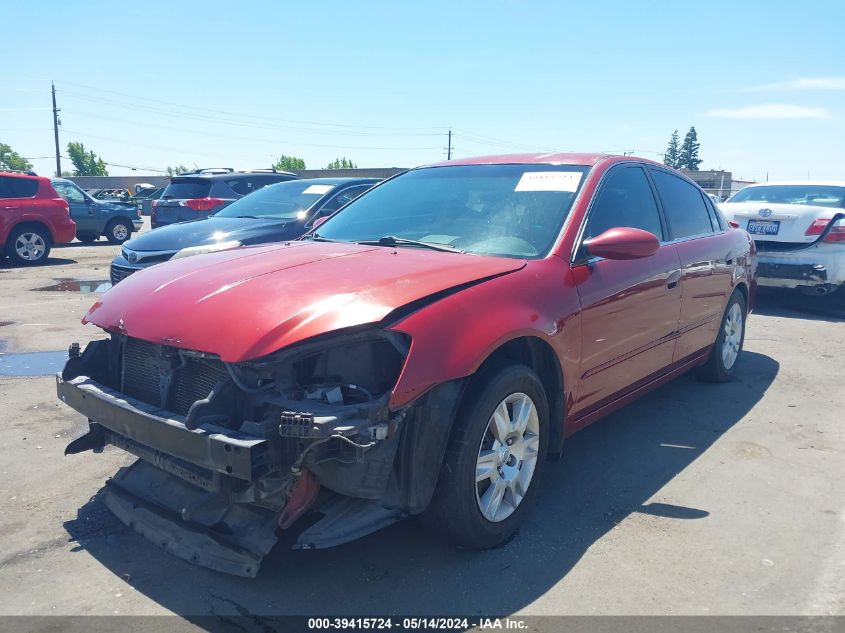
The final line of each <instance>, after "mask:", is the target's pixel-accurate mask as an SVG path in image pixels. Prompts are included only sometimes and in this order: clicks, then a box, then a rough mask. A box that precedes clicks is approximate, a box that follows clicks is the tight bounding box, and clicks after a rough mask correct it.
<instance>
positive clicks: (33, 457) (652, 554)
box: [0, 240, 845, 616]
mask: <svg viewBox="0 0 845 633" xmlns="http://www.w3.org/2000/svg"><path fill="white" fill-rule="evenodd" d="M117 248H118V247H116V246H112V245H109V244H108V243H107V242H105V240H100V241H99V242H97V243H96V244H95V245H90V246H88V245H82V244H80V243H78V242H75V243H73V244H71V245H67V246H63V247H58V248H55V249H54V250H53V254H52V256H51V260H50V262H49V265H46V266H42V267H38V268H33V269H26V270H23V269H16V268H12V267H11V265H10V264H9V263H8V261H4V262H0V346H5V350H3V348H2V347H0V351H7V352H31V351H49V350H63V349H66V348H67V346H68V344H69V343H70V342H72V341H79V342H81V343H84V342H85V341H87V340H91V339H94V338H97V337H98V336H99V331H98V330H97V329H96V328H93V327H90V326H88V327H86V326H83V325H81V324H80V319H81V317H82V315H83V314H84V313H85V311H86V310H87V308H88V307H89V305H90V304H91V303H93V301H94V300H95V297H96V296H98V295H97V294H90V293H79V292H60V291H35V290H34V289H35V288H42V287H46V286H50V285H53V284H56V283H57V282H58V281H61V280H62V279H71V280H78V279H83V280H105V279H107V278H108V262H109V260H110V259H111V257H112V256H113V255H114V253H115V252H116V251H117ZM831 299H832V298H831ZM782 300H783V297H781V295H779V294H773V295H767V296H765V297H763V299H762V303H761V305H760V306H759V309H758V312H757V313H756V314H754V315H753V316H752V317H751V320H750V322H749V326H748V331H747V339H746V352H745V355H744V356H743V358H742V361H741V363H742V364H741V367H740V368H739V370H738V371H739V374H738V377H737V379H736V380H734V381H733V382H731V383H728V384H725V385H711V384H705V383H700V382H697V381H695V380H693V379H691V378H688V377H683V378H680V379H678V380H676V381H674V382H672V383H670V384H668V385H666V386H664V387H662V388H660V389H659V390H657V391H656V392H654V393H652V394H650V395H648V396H647V397H645V398H643V399H641V400H640V401H639V402H637V403H635V404H633V405H631V406H629V407H627V408H626V409H624V410H622V411H620V412H617V413H616V414H614V415H612V416H610V417H609V418H607V419H605V420H603V421H601V422H598V423H596V424H594V425H593V426H592V427H590V428H588V429H587V430H585V431H583V432H582V433H579V434H578V435H576V436H574V437H573V438H571V439H570V440H568V444H567V446H566V449H565V455H564V459H563V460H561V461H559V462H552V463H550V464H549V465H548V468H547V472H546V475H545V480H544V482H543V487H544V490H543V494H542V498H541V506H540V507H538V508H537V509H536V511H535V512H534V513H533V514H532V516H531V517H530V520H529V521H528V523H527V525H526V526H525V527H524V528H523V529H522V530H521V532H520V533H519V534H518V535H517V537H516V538H515V539H514V540H513V541H511V542H510V543H509V544H507V545H506V546H504V547H502V548H500V549H497V550H494V551H488V552H468V551H458V550H455V549H453V548H451V547H449V546H446V545H443V544H441V543H440V542H438V541H435V540H434V539H432V538H430V537H429V536H428V535H427V534H426V532H424V531H423V529H422V528H421V527H420V526H419V525H418V524H417V522H416V521H414V520H407V521H404V522H402V523H400V524H397V525H395V526H393V527H391V528H388V529H386V530H383V531H382V532H380V533H377V534H373V535H371V536H369V537H367V538H365V539H362V540H360V541H358V542H355V543H351V544H348V545H345V546H341V547H338V548H335V549H331V550H323V551H304V552H293V551H290V550H288V549H286V548H285V547H284V545H280V546H279V547H277V548H276V549H275V550H274V551H273V552H272V553H271V555H270V556H269V557H268V558H267V559H266V560H265V562H264V566H263V568H262V571H261V573H260V575H259V577H258V578H257V579H254V580H248V579H241V578H233V577H229V576H225V575H222V574H218V573H215V572H211V571H208V570H205V569H201V568H197V567H193V566H191V565H189V564H187V563H184V562H182V561H180V560H177V559H175V558H173V557H171V556H169V555H168V554H165V553H163V552H161V551H159V550H158V549H156V548H155V547H154V546H152V545H151V544H149V543H148V542H146V541H145V540H144V539H143V538H141V537H139V536H137V535H135V534H134V533H132V532H131V531H129V530H128V529H127V528H124V527H123V526H122V524H120V523H119V522H118V521H117V520H116V519H114V518H113V517H112V516H111V514H110V513H109V512H108V511H107V510H106V509H105V508H104V506H103V505H102V503H101V501H100V499H99V496H98V491H99V490H100V488H101V487H102V485H103V483H104V482H105V480H106V479H107V478H108V477H109V476H110V475H112V474H113V473H114V472H115V471H116V470H117V468H118V467H119V466H121V465H124V464H126V463H128V461H129V459H130V458H129V457H128V456H126V455H125V454H123V453H121V452H119V451H117V450H114V449H106V451H105V452H104V453H103V454H101V455H92V454H90V453H86V454H81V455H75V456H70V457H64V456H63V455H62V451H63V449H64V447H65V445H66V444H67V443H68V442H69V441H70V440H71V439H73V438H75V437H77V436H79V435H80V434H82V432H83V430H84V428H85V426H86V425H85V420H84V419H83V418H82V417H81V416H79V415H78V414H76V413H75V412H74V411H72V410H71V409H69V408H67V407H65V406H64V405H61V404H60V403H59V402H58V401H57V399H56V395H55V385H54V379H53V378H52V377H35V378H14V377H13V378H9V377H0V614H114V613H118V614H123V615H129V614H163V613H178V614H182V615H185V616H193V615H204V614H226V615H230V614H231V615H255V616H261V615H280V614H310V615H313V614H346V615H350V614H359V615H373V614H377V613H381V614H383V613H385V612H390V613H417V614H420V613H422V614H446V613H465V614H474V613H482V614H484V613H499V614H511V613H521V614H731V615H733V614H760V615H762V614H765V615H781V614H783V615H786V614H795V615H803V614H840V615H843V614H845V427H843V424H842V422H843V419H844V418H843V415H842V410H843V405H845V396H843V389H842V376H843V375H845V360H844V359H845V319H844V318H843V317H845V309H843V310H841V311H839V312H830V311H828V308H829V305H830V301H828V302H827V303H819V302H802V303H801V304H800V306H799V307H800V308H802V309H801V310H796V309H793V308H787V307H783V305H781V303H782ZM841 303H843V304H845V301H842V302H841ZM805 310H809V311H805ZM150 318H155V315H152V314H151V315H150ZM187 318H189V315H187ZM6 322H10V323H8V324H6Z"/></svg>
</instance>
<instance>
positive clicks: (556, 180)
mask: <svg viewBox="0 0 845 633" xmlns="http://www.w3.org/2000/svg"><path fill="white" fill-rule="evenodd" d="M580 182H581V172H578V171H527V172H525V173H524V174H522V178H520V179H519V182H518V183H516V188H514V191H568V192H570V193H572V192H574V191H575V190H576V189H578V183H580Z"/></svg>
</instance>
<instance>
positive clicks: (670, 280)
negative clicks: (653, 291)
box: [666, 270, 681, 290]
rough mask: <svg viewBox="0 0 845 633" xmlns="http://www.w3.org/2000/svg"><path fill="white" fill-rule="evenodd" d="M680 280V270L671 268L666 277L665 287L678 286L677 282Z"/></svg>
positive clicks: (669, 288) (672, 287)
mask: <svg viewBox="0 0 845 633" xmlns="http://www.w3.org/2000/svg"><path fill="white" fill-rule="evenodd" d="M679 281H681V271H680V270H673V271H672V272H671V273H670V274H669V277H667V279H666V289H667V290H674V289H675V288H677V287H678V282H679Z"/></svg>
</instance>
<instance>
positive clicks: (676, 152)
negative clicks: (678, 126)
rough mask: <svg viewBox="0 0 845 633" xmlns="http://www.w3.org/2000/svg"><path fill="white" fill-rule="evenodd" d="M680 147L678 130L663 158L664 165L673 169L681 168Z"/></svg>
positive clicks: (673, 134) (670, 140) (673, 133)
mask: <svg viewBox="0 0 845 633" xmlns="http://www.w3.org/2000/svg"><path fill="white" fill-rule="evenodd" d="M680 145H681V142H680V140H679V139H678V130H675V131H674V132H672V137H671V138H670V139H669V147H667V148H666V154H665V155H664V156H663V164H664V165H666V166H667V167H671V168H672V169H677V168H678V167H680V166H681V165H680V159H681V156H680V150H681V148H680Z"/></svg>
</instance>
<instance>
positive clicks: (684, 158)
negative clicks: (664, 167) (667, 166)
mask: <svg viewBox="0 0 845 633" xmlns="http://www.w3.org/2000/svg"><path fill="white" fill-rule="evenodd" d="M699 147H701V143H699V142H698V134H697V133H696V131H695V127H691V128H690V129H689V132H687V135H686V136H685V137H684V143H683V145H681V153H680V160H679V161H678V162H679V165H678V167H680V168H682V169H689V170H691V171H696V170H697V169H698V166H699V165H700V164H701V159H700V158H699V157H698V148H699Z"/></svg>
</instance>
